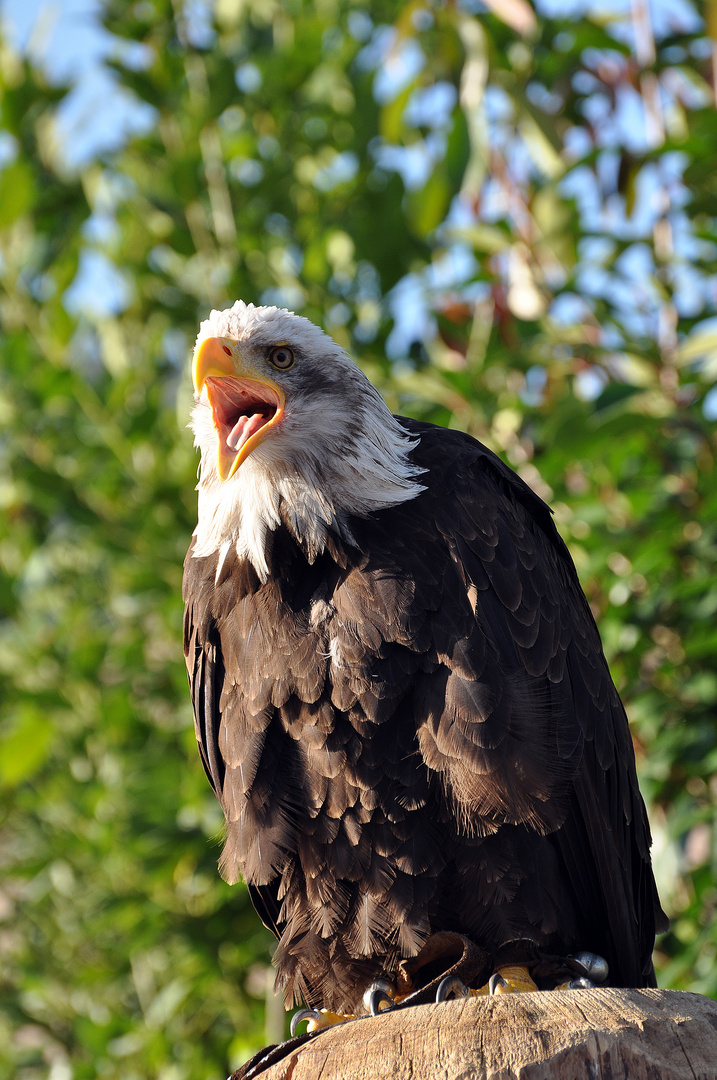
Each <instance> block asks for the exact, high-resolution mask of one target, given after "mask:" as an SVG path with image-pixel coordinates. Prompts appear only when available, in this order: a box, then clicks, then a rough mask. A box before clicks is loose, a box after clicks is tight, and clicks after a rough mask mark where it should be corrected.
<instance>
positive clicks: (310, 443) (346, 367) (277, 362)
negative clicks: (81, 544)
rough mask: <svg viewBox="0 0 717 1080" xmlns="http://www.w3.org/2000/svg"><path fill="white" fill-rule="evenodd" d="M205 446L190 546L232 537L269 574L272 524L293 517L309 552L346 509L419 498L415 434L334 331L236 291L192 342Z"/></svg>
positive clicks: (206, 550)
mask: <svg viewBox="0 0 717 1080" xmlns="http://www.w3.org/2000/svg"><path fill="white" fill-rule="evenodd" d="M192 374H193V379H194V390H195V401H196V404H195V407H194V410H193V412H192V428H193V430H194V438H195V444H196V445H197V446H198V447H199V450H200V451H201V463H200V472H199V484H198V491H199V523H198V525H197V529H196V533H195V536H196V543H195V546H194V552H193V554H194V556H195V557H200V556H206V555H210V554H212V553H213V552H215V551H218V550H219V551H223V553H224V554H226V552H227V551H228V550H229V548H230V547H231V545H236V548H237V552H238V554H239V555H240V556H242V557H244V558H248V559H249V560H250V561H251V562H252V564H253V565H254V568H255V569H256V571H257V574H258V575H259V577H260V578H261V579H263V580H266V577H267V576H268V573H269V570H268V565H267V559H266V537H267V531H268V530H272V529H275V528H277V527H278V526H279V525H280V524H282V523H283V524H285V525H286V527H287V528H288V529H289V530H290V531H291V533H292V534H293V535H294V537H295V538H296V540H297V541H298V542H299V543H300V544H301V546H302V547H303V549H304V551H305V553H306V556H307V558H308V559H309V561H312V562H313V560H314V559H315V558H316V556H317V555H318V554H319V553H320V552H321V551H322V550H323V549H324V546H325V543H326V535H327V530H329V529H332V530H334V531H335V532H336V533H337V534H338V535H339V536H341V537H342V538H343V539H344V540H347V541H349V542H350V541H351V539H352V538H351V534H350V529H349V526H348V517H349V516H350V515H358V516H366V515H367V514H370V513H371V512H372V511H375V510H380V509H381V508H382V507H387V506H395V505H396V504H397V503H401V502H405V501H406V500H408V499H413V498H415V496H416V495H418V494H419V492H420V491H422V490H423V488H422V486H421V484H419V483H418V482H417V480H416V477H417V476H418V475H419V474H420V472H421V471H422V470H421V469H419V468H417V467H416V466H414V465H413V464H412V463H411V461H410V460H409V457H408V455H409V452H410V451H411V450H412V448H413V447H414V446H415V445H416V440H415V439H414V438H412V437H411V436H409V435H408V434H407V432H406V431H405V430H404V429H403V428H402V427H401V425H400V423H399V422H398V421H397V420H396V419H395V418H394V417H393V416H392V415H391V413H390V411H389V409H388V407H387V406H386V404H385V402H384V400H383V398H382V397H381V395H380V394H379V393H378V391H377V390H376V389H375V388H374V387H373V386H372V385H371V383H370V382H369V381H368V379H367V378H366V376H365V375H364V374H363V372H362V371H361V370H360V368H359V367H357V365H356V364H355V363H354V362H353V360H351V358H350V357H349V356H348V355H347V354H346V353H345V352H344V350H343V349H341V348H340V347H339V346H338V345H337V344H336V342H335V341H332V339H331V338H330V337H329V336H328V335H327V334H325V333H324V332H323V330H320V329H319V328H318V327H317V326H314V325H313V323H311V322H309V320H308V319H304V318H302V317H301V316H300V315H295V314H294V313H293V312H292V311H286V310H284V309H282V308H276V307H254V305H253V304H244V303H243V302H242V301H241V300H238V301H237V302H236V303H235V304H234V306H233V307H231V308H228V309H226V310H225V311H212V313H211V315H210V316H209V318H208V319H207V320H206V321H205V322H203V323H202V325H201V327H200V330H199V335H198V337H197V343H196V346H195V349H194V359H193V365H192Z"/></svg>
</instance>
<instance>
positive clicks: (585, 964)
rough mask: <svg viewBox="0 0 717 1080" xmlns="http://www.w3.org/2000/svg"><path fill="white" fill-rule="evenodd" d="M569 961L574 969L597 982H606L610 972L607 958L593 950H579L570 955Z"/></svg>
mask: <svg viewBox="0 0 717 1080" xmlns="http://www.w3.org/2000/svg"><path fill="white" fill-rule="evenodd" d="M568 961H569V962H570V966H571V967H572V969H573V971H576V972H578V974H580V975H585V976H586V977H587V978H588V979H592V981H593V982H595V983H604V982H605V980H606V979H607V977H608V974H609V971H610V969H609V967H608V963H607V960H606V959H605V958H604V957H603V956H598V954H597V953H593V952H579V953H575V955H574V956H569V957H568Z"/></svg>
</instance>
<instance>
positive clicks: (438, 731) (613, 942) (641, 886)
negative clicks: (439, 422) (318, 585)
mask: <svg viewBox="0 0 717 1080" xmlns="http://www.w3.org/2000/svg"><path fill="white" fill-rule="evenodd" d="M405 423H406V426H407V427H409V428H410V429H411V430H415V431H417V432H419V431H420V432H421V433H422V441H421V446H420V448H419V450H418V451H417V457H418V460H420V461H421V463H424V464H425V465H426V466H427V467H428V468H429V469H430V470H431V475H432V476H433V477H434V478H438V476H441V479H442V483H441V488H442V490H443V492H444V493H445V494H444V495H443V496H441V498H440V499H438V500H435V501H434V505H435V507H436V509H435V510H434V513H435V515H436V522H435V524H436V527H437V530H438V531H439V532H440V533H442V534H443V535H445V536H446V538H447V542H448V544H449V547H450V549H451V554H452V558H453V561H454V563H455V565H456V566H457V567H458V568H459V572H460V574H461V576H462V578H463V579H464V581H465V582H466V585H467V587H468V590H469V592H470V593H471V595H472V597H473V600H474V604H475V616H476V626H477V631H478V635H479V637H480V638H484V639H485V641H486V642H488V643H492V644H493V645H494V647H495V652H496V653H497V655H498V656H499V658H500V660H499V663H500V665H501V668H502V670H501V681H507V682H508V683H511V682H514V681H515V680H517V681H518V683H519V685H520V684H521V680H522V679H523V678H526V679H527V683H522V690H521V693H522V694H523V696H524V706H523V708H522V709H521V706H520V704H518V705H517V707H516V716H517V717H518V718H519V719H518V721H517V723H518V725H520V722H521V721H522V722H523V723H524V724H525V725H526V726H527V727H530V725H531V723H532V725H533V728H534V729H537V730H538V731H539V733H540V734H539V742H540V743H541V745H540V747H539V749H538V752H537V756H536V751H535V746H534V742H533V740H531V738H530V737H527V738H526V731H525V730H524V729H521V728H520V726H518V727H517V728H516V730H515V740H516V745H515V747H514V748H511V749H508V750H507V753H506V754H505V755H504V758H503V760H505V761H512V762H513V763H514V765H515V773H514V780H515V784H516V785H517V784H518V783H520V784H521V785H524V784H525V778H526V777H527V778H528V784H527V787H526V786H523V798H525V793H526V792H527V793H528V796H529V795H530V792H531V791H533V790H534V789H533V787H532V781H531V778H532V777H533V776H535V775H536V772H537V792H536V794H537V806H536V813H537V815H538V818H536V820H533V821H531V818H530V815H527V816H526V815H523V817H522V820H523V821H525V822H527V824H529V825H531V824H532V825H534V826H537V828H538V831H541V830H540V821H539V815H540V812H541V803H540V779H539V777H540V776H542V777H543V795H544V796H546V797H547V804H545V809H544V811H543V812H544V813H545V815H546V818H547V822H546V824H547V827H548V828H550V827H551V819H550V815H551V812H552V813H557V814H558V815H559V816H560V818H561V822H560V826H559V827H558V828H557V829H555V831H554V832H553V833H552V834H551V836H550V838H549V841H550V847H551V848H552V850H553V851H554V853H555V860H554V866H555V870H554V873H556V874H558V875H559V877H558V879H557V880H555V881H554V882H553V883H552V884H551V890H552V891H554V892H557V893H558V894H562V895H563V898H564V899H563V904H564V908H565V911H566V914H568V910H569V909H572V913H574V918H575V920H576V923H577V927H578V929H579V932H580V934H581V936H582V938H583V941H584V947H587V948H591V949H594V950H595V951H596V952H601V953H602V954H603V955H605V956H606V957H607V958H608V961H609V963H610V966H611V974H612V981H613V982H614V983H616V984H623V985H628V986H640V985H645V984H649V983H651V982H652V980H653V978H654V976H653V973H652V963H651V955H652V948H653V945H654V935H655V929H656V927H657V928H658V929H666V919H665V917H664V915H663V913H662V911H661V909H660V906H659V902H658V899H657V894H656V889H655V885H654V879H653V876H652V870H651V866H650V856H649V848H650V834H649V826H648V822H647V816H646V813H645V808H644V804H643V801H642V798H641V795H640V792H639V789H638V784H637V777H636V772H635V761H634V752H633V747H632V740H631V737H630V732H629V727H628V723H627V718H626V715H625V711H624V708H623V706H622V702H621V701H620V698H619V696H618V694H617V691H616V690H615V687H614V685H613V683H612V680H611V678H610V674H609V671H608V667H607V663H606V661H605V657H604V654H603V651H602V646H601V642H600V638H599V634H598V631H597V628H596V626H595V621H594V619H593V617H592V613H591V612H590V609H589V606H588V604H587V601H586V600H585V597H584V594H583V592H582V590H581V588H580V585H579V583H578V580H577V575H576V572H575V568H574V566H573V564H572V560H571V559H570V556H569V554H568V552H567V549H566V547H565V545H564V543H563V541H562V540H561V539H560V537H559V535H558V533H557V531H556V529H555V526H554V524H553V522H552V518H551V516H550V513H549V511H548V508H547V507H546V506H545V504H544V503H543V502H542V501H541V500H540V499H539V498H538V497H537V496H536V495H535V494H534V493H533V492H532V491H531V490H530V489H529V488H528V487H527V486H526V485H525V484H523V482H522V481H521V480H520V479H519V477H517V476H516V475H515V474H514V473H513V472H512V471H511V470H509V469H507V468H506V467H505V466H504V465H503V463H502V462H501V461H500V460H499V459H498V458H496V457H495V456H494V455H492V454H490V452H488V451H487V450H485V448H483V447H480V446H478V445H477V444H476V443H475V442H474V441H473V440H470V439H468V438H466V437H462V436H460V435H458V434H457V433H445V434H444V433H442V432H436V431H435V429H433V428H427V429H426V428H424V427H423V426H422V425H417V424H414V423H412V422H411V421H406V422H405ZM447 442H448V443H451V444H452V446H450V447H447V446H446V443H447ZM447 451H448V453H449V455H450V458H451V461H452V465H451V468H450V469H447V468H446V466H445V464H442V463H445V461H446V454H447ZM434 482H435V481H434ZM417 576H420V572H419V573H418V574H417ZM458 693H459V695H460V694H461V693H462V694H463V695H464V696H465V691H464V690H462V688H459V690H458ZM531 697H532V699H533V702H534V704H533V707H532V709H531V706H530V699H531ZM446 698H447V702H448V703H450V699H451V694H450V688H449V691H448V693H447V695H446ZM536 706H537V707H536ZM546 710H547V713H548V716H547V717H546V715H545V712H546ZM471 712H472V710H471V709H470V707H469V708H467V709H466V710H465V711H464V712H461V711H460V708H453V709H450V708H448V709H446V710H444V711H443V713H442V714H441V717H440V720H439V721H438V722H436V720H435V719H433V720H432V721H431V722H430V723H429V725H428V731H427V734H426V737H425V739H424V741H423V744H422V746H423V749H424V755H425V756H426V759H427V760H428V761H429V763H431V762H434V763H435V764H436V765H439V764H440V758H441V755H443V756H445V758H446V759H447V762H446V764H445V765H444V768H446V769H447V770H448V774H449V775H451V770H454V771H456V773H457V775H458V776H460V777H463V778H464V780H465V783H466V785H467V789H471V785H473V788H472V790H475V785H476V782H477V783H478V785H480V783H481V779H477V777H476V772H478V775H479V776H480V772H479V770H477V769H475V768H472V767H471V762H470V759H471V754H474V753H475V751H474V749H473V747H474V745H475V743H476V741H477V742H478V743H481V744H485V745H488V746H491V747H493V746H496V747H498V746H500V743H499V739H500V736H501V732H502V731H503V730H504V728H505V718H504V717H502V716H500V715H499V714H498V713H497V712H495V713H494V714H493V716H491V717H489V718H488V721H487V728H488V730H487V731H486V732H485V733H484V734H481V735H480V736H477V735H476V729H477V728H480V727H481V726H482V725H481V724H480V722H479V723H476V716H480V710H477V711H474V712H473V713H472V715H471ZM485 723H486V722H484V724H485ZM494 725H495V726H496V727H499V728H500V729H501V732H492V731H491V730H490V729H491V728H492V727H493V726H494ZM424 730H425V729H424ZM492 752H493V753H494V754H495V753H496V751H495V750H493V751H492ZM546 758H547V761H546ZM466 762H468V770H467V772H466V768H465V766H466ZM536 766H537V769H536ZM492 775H493V776H495V772H494V773H493V774H492ZM509 779H511V778H510V777H509ZM563 786H564V797H563V798H561V796H560V791H559V789H560V788H561V787H563ZM512 791H513V789H512V787H511V789H510V805H511V806H513V807H516V806H518V807H519V806H520V805H521V803H520V797H519V796H518V797H517V798H516V796H514V795H513V794H512ZM550 808H552V810H551V809H550ZM553 823H554V819H553ZM469 876H470V875H469ZM572 913H571V914H570V916H569V917H573V914H572Z"/></svg>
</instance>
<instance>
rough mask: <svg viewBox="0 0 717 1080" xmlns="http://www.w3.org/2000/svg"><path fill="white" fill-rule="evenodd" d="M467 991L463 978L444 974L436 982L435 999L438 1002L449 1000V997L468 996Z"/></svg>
mask: <svg viewBox="0 0 717 1080" xmlns="http://www.w3.org/2000/svg"><path fill="white" fill-rule="evenodd" d="M469 993H470V990H469V989H468V987H467V986H466V984H465V983H464V982H463V979H459V978H458V976H457V975H446V977H445V979H441V981H440V982H439V984H438V989H437V990H436V1001H437V1002H438V1003H439V1004H440V1003H441V1002H442V1001H450V999H451V998H462V997H468V995H469Z"/></svg>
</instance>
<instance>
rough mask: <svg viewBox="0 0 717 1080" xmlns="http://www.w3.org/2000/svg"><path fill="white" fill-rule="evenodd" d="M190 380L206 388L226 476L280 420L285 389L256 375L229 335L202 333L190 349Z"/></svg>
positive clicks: (221, 473) (198, 389)
mask: <svg viewBox="0 0 717 1080" xmlns="http://www.w3.org/2000/svg"><path fill="white" fill-rule="evenodd" d="M192 379H193V381H194V389H195V391H196V393H197V394H201V393H202V390H203V389H206V394H207V398H208V400H209V404H210V406H211V409H212V417H213V419H214V427H215V429H216V432H217V439H218V453H217V471H218V473H219V478H220V479H221V480H229V479H230V478H231V477H232V476H233V475H234V473H235V472H236V471H237V469H238V468H239V466H240V465H241V464H242V462H243V461H246V459H247V458H248V457H249V455H250V454H251V453H252V452H253V451H254V450H256V448H257V446H259V444H260V443H262V442H263V441H264V439H266V438H267V436H268V435H269V434H271V432H272V431H273V430H274V429H275V428H276V427H277V425H278V424H279V423H280V422H281V418H282V416H283V415H284V402H285V396H284V391H283V390H282V389H281V387H280V386H278V385H277V384H276V383H275V382H273V381H272V380H271V379H267V378H265V377H264V376H257V374H256V372H255V371H254V368H253V367H252V366H251V365H250V364H249V363H248V362H247V360H246V359H245V357H244V356H243V355H242V352H241V347H240V345H239V344H238V343H237V342H236V341H232V340H231V339H230V338H205V339H204V341H202V342H201V344H200V345H199V346H198V348H197V350H196V352H195V353H194V360H193V362H192Z"/></svg>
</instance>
